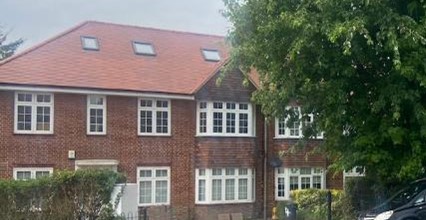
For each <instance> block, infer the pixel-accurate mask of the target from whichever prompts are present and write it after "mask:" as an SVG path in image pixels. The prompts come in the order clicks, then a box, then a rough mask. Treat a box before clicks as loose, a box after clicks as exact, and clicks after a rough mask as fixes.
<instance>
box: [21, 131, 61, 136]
mask: <svg viewBox="0 0 426 220" xmlns="http://www.w3.org/2000/svg"><path fill="white" fill-rule="evenodd" d="M13 133H14V134H31V135H51V134H53V131H47V132H40V131H37V132H34V131H14V132H13Z"/></svg>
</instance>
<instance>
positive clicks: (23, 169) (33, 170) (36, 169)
mask: <svg viewBox="0 0 426 220" xmlns="http://www.w3.org/2000/svg"><path fill="white" fill-rule="evenodd" d="M28 171H29V172H31V179H35V178H36V172H40V171H41V172H46V171H47V172H49V173H50V174H52V173H53V167H15V168H13V179H15V180H17V179H18V178H17V177H18V172H28Z"/></svg>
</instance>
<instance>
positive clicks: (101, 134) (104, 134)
mask: <svg viewBox="0 0 426 220" xmlns="http://www.w3.org/2000/svg"><path fill="white" fill-rule="evenodd" d="M86 135H87V136H106V132H105V133H86Z"/></svg>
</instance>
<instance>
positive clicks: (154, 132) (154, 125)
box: [137, 97, 172, 136]
mask: <svg viewBox="0 0 426 220" xmlns="http://www.w3.org/2000/svg"><path fill="white" fill-rule="evenodd" d="M141 100H150V101H152V106H151V107H142V106H141V105H140V104H141ZM157 101H166V102H167V108H162V107H157ZM142 110H145V111H151V112H152V132H141V120H140V118H141V111H142ZM157 110H158V111H167V133H158V132H157ZM137 115H138V118H137V120H138V123H137V124H138V135H139V136H170V135H171V130H172V124H171V121H172V111H171V101H170V99H153V98H144V97H141V98H138V114H137Z"/></svg>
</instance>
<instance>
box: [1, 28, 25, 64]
mask: <svg viewBox="0 0 426 220" xmlns="http://www.w3.org/2000/svg"><path fill="white" fill-rule="evenodd" d="M6 39H7V34H5V33H3V32H2V30H1V29H0V60H3V59H6V58H8V57H10V56H12V55H13V53H14V52H15V51H16V49H18V47H19V46H20V45H21V44H22V43H23V42H24V41H23V40H22V39H18V40H15V41H12V42H9V43H7V44H6Z"/></svg>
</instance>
